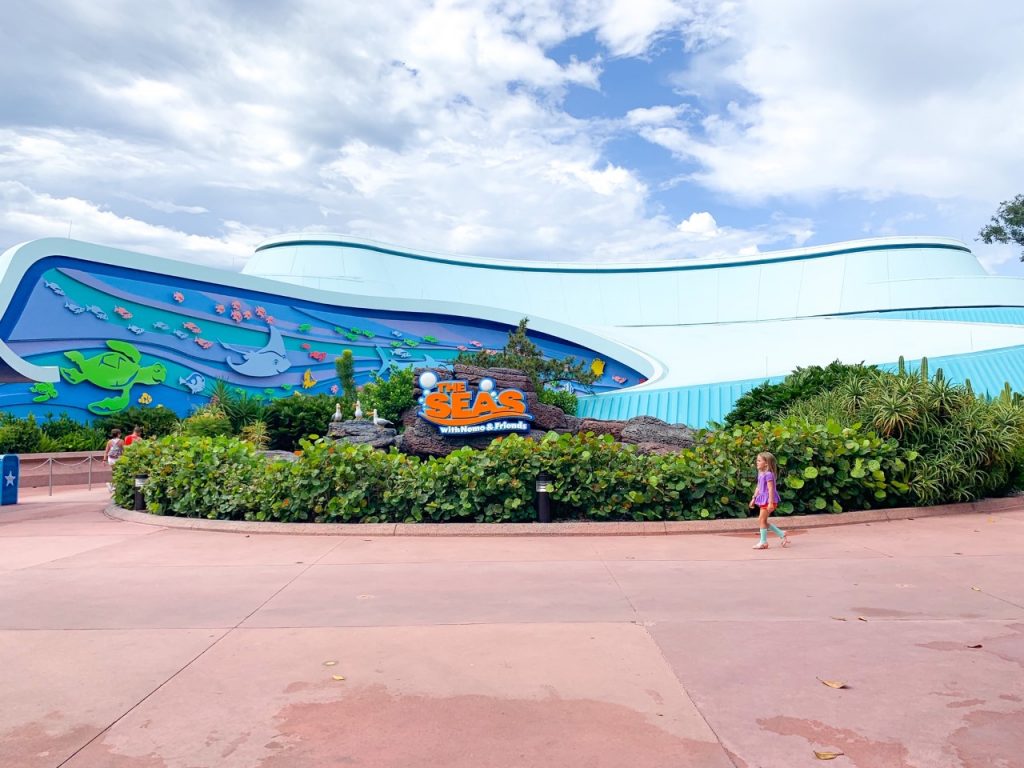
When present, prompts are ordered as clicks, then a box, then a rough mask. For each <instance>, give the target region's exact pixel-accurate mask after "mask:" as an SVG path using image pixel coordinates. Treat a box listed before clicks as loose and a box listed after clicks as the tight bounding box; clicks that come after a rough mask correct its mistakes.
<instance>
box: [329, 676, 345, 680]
mask: <svg viewBox="0 0 1024 768" xmlns="http://www.w3.org/2000/svg"><path fill="white" fill-rule="evenodd" d="M331 677H333V678H334V679H335V680H344V679H345V676H344V675H331Z"/></svg>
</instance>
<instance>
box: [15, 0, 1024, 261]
mask: <svg viewBox="0 0 1024 768" xmlns="http://www.w3.org/2000/svg"><path fill="white" fill-rule="evenodd" d="M29 5H31V4H29ZM42 5H44V6H45V9H40V8H35V9H29V10H21V9H19V11H17V12H12V14H11V16H12V19H13V23H12V24H6V23H5V25H4V29H2V30H0V43H2V44H3V45H4V48H5V51H6V58H5V67H4V69H3V70H2V71H0V90H2V91H3V92H4V93H5V110H4V112H3V113H2V117H0V120H2V122H0V178H7V179H16V180H17V183H18V186H16V187H9V186H6V187H4V190H5V191H4V195H3V198H2V199H0V205H2V206H3V208H2V209H0V247H2V241H3V240H12V239H15V238H16V239H21V238H31V237H40V236H45V235H50V234H63V233H66V225H63V224H62V223H61V222H62V221H63V222H66V219H67V218H71V216H69V214H74V218H75V220H76V223H75V225H74V233H75V234H76V236H80V237H84V238H86V239H90V240H95V241H97V242H102V243H110V244H114V245H120V246H122V247H138V248H139V249H141V250H146V251H148V252H154V253H160V254H162V255H168V256H178V255H182V256H184V257H186V258H196V259H209V260H211V261H215V262H216V263H221V264H223V263H228V262H229V261H234V262H235V263H238V262H239V261H240V260H241V259H243V258H244V257H245V256H246V255H248V253H249V251H250V249H251V245H252V243H253V242H255V241H256V240H258V239H259V238H260V236H261V235H262V234H264V233H265V234H268V235H269V234H274V233H276V232H282V231H288V232H294V231H303V230H308V229H309V228H311V227H317V228H319V229H320V230H328V231H336V232H348V233H352V234H356V235H362V236H366V237H371V238H375V239H379V240H384V241H388V242H393V243H397V244H401V245H407V246H410V247H414V248H422V249H432V250H442V251H444V250H452V251H456V252H464V253H473V254H480V255H491V256H503V257H530V258H558V259H587V258H622V259H632V260H646V259H652V258H668V257H680V256H730V255H735V254H737V253H750V252H756V251H757V250H759V249H767V248H773V247H790V246H793V245H802V244H804V243H806V242H808V241H809V240H810V239H811V238H812V237H813V236H814V234H815V231H816V230H820V227H819V226H817V225H816V224H814V223H812V222H810V221H809V220H808V218H807V215H806V214H805V213H802V214H801V215H798V216H797V215H786V214H785V213H782V214H780V215H779V216H778V217H772V216H771V214H770V213H766V212H759V213H755V214H754V215H751V216H750V217H748V218H749V219H750V220H753V221H756V222H759V223H755V224H750V225H749V228H747V229H743V228H741V227H740V226H738V225H736V224H735V221H736V219H729V218H727V214H726V213H725V210H726V209H725V207H724V205H720V206H719V207H716V205H719V204H721V203H723V201H724V202H727V203H728V204H729V205H730V208H731V209H732V210H733V211H735V210H736V207H737V206H736V202H737V201H740V202H741V203H742V202H744V201H755V202H761V201H765V200H769V199H770V200H772V201H773V206H772V207H773V208H777V207H778V206H776V205H775V202H776V201H778V200H779V199H781V198H780V196H781V197H795V198H799V199H800V200H802V201H812V202H813V201H816V200H821V199H825V198H830V197H835V196H837V195H848V196H850V197H854V198H858V199H867V200H873V201H877V200H881V199H886V198H889V197H892V196H898V195H917V196H919V197H926V198H945V199H948V200H950V201H954V202H956V203H959V202H961V201H962V200H963V199H965V198H971V199H972V200H975V201H978V200H983V199H984V200H987V202H986V203H985V204H984V206H982V207H984V208H994V202H995V201H997V200H999V199H1006V198H1007V197H1010V196H1012V195H1013V194H1015V193H1016V192H1017V191H1019V190H1017V189H1015V185H1017V184H1018V183H1019V179H1020V178H1024V165H1022V164H1024V160H1022V159H1021V158H1022V157H1024V156H1022V155H1021V154H1020V153H1019V151H1018V147H1019V146H1020V145H1021V139H1022V138H1024V134H1022V131H1024V128H1022V126H1021V123H1020V121H1019V119H1018V117H1017V115H1016V114H1015V112H1014V110H1015V106H1016V104H1017V103H1020V102H1021V101H1022V99H1021V97H1022V96H1024V85H1022V83H1024V76H1022V74H1021V73H1022V71H1024V70H1022V67H1024V64H1022V63H1021V61H1020V60H1019V57H1007V56H1006V55H1005V53H1004V52H1005V51H1007V50H1015V47H1014V46H1016V41H1017V40H1018V39H1019V37H1020V33H1021V32H1022V31H1024V30H1021V25H1020V18H1019V16H1020V14H1019V13H1018V14H1017V15H1016V16H1015V17H1014V16H1011V15H1010V14H1005V13H1004V14H1002V16H1000V15H999V14H996V16H998V19H997V21H998V23H993V21H992V20H990V19H988V18H986V14H968V13H967V12H965V11H962V10H961V9H960V6H958V5H956V4H953V3H952V2H951V0H943V2H942V3H940V4H939V5H938V6H937V7H932V6H925V5H924V4H918V5H913V6H905V5H903V6H899V7H897V6H896V5H892V4H885V3H881V2H880V0H873V2H867V3H853V2H852V0H837V2H835V3H825V4H821V7H818V6H814V5H812V6H807V5H806V4H799V3H796V2H795V0H764V1H763V2H758V3H743V2H712V1H711V0H700V1H698V2H687V3H683V2H672V1H670V0H581V1H580V2H577V3H572V4H564V3H556V2H554V0H510V2H507V3H496V2H493V0H478V1H471V0H439V1H438V2H435V3H430V4H427V3H423V2H419V1H418V0H391V1H390V2H387V3H376V4H362V5H359V4H344V3H342V4H338V3H334V2H330V0H297V1H296V2H295V3H291V4H285V5H281V4H271V3H251V4H250V3H247V4H242V3H239V2H237V0H225V2H224V3H222V4H218V5H216V6H206V7H204V8H198V7H194V8H190V9H189V12H188V14H187V15H186V14H183V13H182V12H181V10H180V8H178V7H177V6H174V5H166V6H165V5H162V4H155V5H154V6H152V8H149V9H147V17H146V19H145V21H144V22H143V21H141V20H140V19H139V18H137V14H135V13H134V12H133V11H132V10H131V6H130V5H129V4H127V3H115V2H110V3H106V4H104V3H101V4H99V6H102V7H99V6H97V4H95V3H92V4H87V3H84V2H73V1H72V0H66V2H64V3H60V2H59V1H58V0H53V2H51V3H48V4H42ZM897 5H898V4H897ZM1007 7H1010V6H1007ZM26 8H28V6H26ZM211 9H213V10H211ZM240 9H244V13H241V12H240ZM1003 16H1006V17H1007V18H1003ZM58 19H70V20H71V21H72V22H73V23H70V24H64V25H62V24H58V23H56V21H57V20H58ZM880 30H885V34H880ZM44 33H45V34H44ZM577 37H583V38H584V39H586V40H591V39H596V40H598V41H599V43H600V44H601V45H602V46H603V47H599V48H598V49H597V50H596V52H594V53H593V55H591V54H589V53H588V54H587V56H586V57H583V58H585V60H581V59H570V60H569V61H568V62H567V63H566V61H565V57H561V63H560V62H559V61H556V60H555V57H554V55H553V54H552V53H551V51H552V49H553V48H554V47H556V46H559V45H561V44H563V43H566V42H567V41H571V40H572V39H573V38H577ZM40 39H46V40H49V41H50V42H49V43H48V44H47V45H39V44H37V43H34V42H33V41H38V40H40ZM979 41H986V42H985V44H981V43H980V42H979ZM680 48H682V50H680ZM683 53H685V54H686V55H685V56H684V55H682V54H683ZM671 56H675V57H676V59H677V61H678V67H680V68H681V70H682V71H681V72H680V73H678V75H677V77H676V78H675V80H674V81H673V82H674V83H675V85H676V86H677V88H678V90H679V91H680V92H681V94H682V95H681V96H680V101H679V103H675V104H673V103H670V102H671V99H665V98H664V93H665V91H664V89H661V90H660V91H658V93H659V95H658V97H657V101H655V102H654V103H643V102H642V101H636V100H632V101H629V103H628V106H629V107H632V108H631V109H626V108H625V107H624V108H623V109H622V111H621V112H620V113H618V114H617V115H616V116H613V118H610V119H580V118H576V117H573V116H571V115H570V114H569V113H568V112H567V111H566V108H565V104H566V102H565V100H564V97H565V96H566V93H567V90H568V89H570V88H571V87H573V86H581V87H583V88H592V89H595V90H598V91H601V89H602V88H604V87H605V84H603V83H602V79H601V78H602V71H603V68H604V67H608V66H610V65H611V64H612V63H614V62H615V60H616V59H617V58H627V57H634V58H640V59H645V60H646V62H647V63H648V64H650V63H651V62H653V61H655V60H656V59H657V60H658V61H660V62H661V63H662V65H663V63H664V61H665V60H667V59H668V58H669V57H671ZM85 62H87V63H85ZM684 67H685V69H682V68H684ZM644 85H646V84H644ZM619 87H620V88H621V87H623V86H622V85H621V84H619ZM643 90H644V89H642V88H637V91H638V92H643ZM589 95H593V94H589ZM598 95H599V96H600V97H602V98H604V97H607V96H608V95H609V94H607V93H604V92H603V91H602V92H601V93H600V94H598ZM618 95H619V96H620V97H621V93H620V94H618ZM684 96H685V98H684ZM612 101H614V99H609V103H610V102H612ZM618 103H625V102H618ZM622 133H632V134H639V135H641V136H643V137H645V138H646V139H648V140H649V141H651V142H654V143H656V144H659V145H661V146H664V147H666V148H668V149H669V150H670V152H672V153H674V154H675V155H676V158H677V160H676V161H675V167H668V168H667V169H666V170H667V172H666V173H665V174H664V175H663V176H662V177H661V178H660V179H659V178H657V176H656V174H653V173H649V172H648V173H642V172H641V171H640V170H637V169H636V168H634V167H632V166H631V165H630V163H629V162H627V161H625V160H623V159H621V157H619V156H618V155H616V156H615V158H616V159H615V160H614V161H613V160H610V159H609V158H610V153H609V151H608V144H609V142H610V139H611V138H613V137H617V136H621V134H622ZM666 165H667V163H666ZM659 170H661V169H659ZM665 177H675V178H674V179H673V181H672V182H668V183H666V182H665V181H664V178H665ZM10 183H12V182H8V184H10ZM708 190H710V194H709V193H708ZM993 190H997V191H996V192H994V193H993ZM676 192H680V194H679V195H678V199H679V200H683V201H684V202H678V203H676V204H677V205H680V206H686V207H684V208H682V209H681V210H680V209H676V210H671V209H670V205H669V204H668V203H666V200H667V199H668V198H669V197H670V195H669V193H673V194H674V193H676ZM990 195H991V198H989V196H990ZM954 208H955V209H957V210H965V209H966V208H967V206H963V205H955V206H954ZM767 210H769V211H770V210H771V208H768V209H767ZM971 210H972V211H973V212H975V213H977V212H978V206H977V204H975V207H974V208H971ZM982 214H984V212H981V214H978V215H979V216H980V218H979V219H978V221H979V222H983V221H984V220H985V219H986V218H987V214H984V215H982ZM900 215H901V212H900V211H893V212H889V213H887V214H885V215H879V216H878V217H877V219H876V221H877V222H882V223H881V224H874V225H873V226H876V227H878V228H880V229H885V228H887V227H889V228H893V229H898V228H899V226H900V224H901V223H902V224H903V225H905V226H910V225H913V224H915V222H914V221H913V220H911V219H906V218H904V219H900V218H899V217H900ZM953 215H962V214H951V216H953ZM716 217H717V219H718V220H716ZM862 218H863V217H862V216H858V218H857V219H856V221H857V222H858V223H857V225H856V226H858V227H859V226H860V221H861V220H862ZM765 219H767V220H765ZM887 219H888V220H890V221H891V223H890V224H886V223H885V221H886V220H887ZM935 220H936V219H935V218H934V217H933V218H932V219H931V221H935ZM951 220H952V219H951ZM927 221H929V220H924V221H923V222H922V226H923V225H924V224H925V223H927ZM720 222H721V223H720ZM951 226H952V225H951ZM960 229H964V230H965V231H963V232H961V231H959V229H957V230H955V231H953V232H945V231H939V232H937V234H953V235H954V236H966V237H967V238H968V239H969V238H970V237H972V236H973V234H972V230H971V229H970V227H966V226H960ZM844 234H845V233H844ZM850 234H852V232H851V233H850ZM132 244H135V245H134V246H133V245H132ZM989 258H990V260H995V259H997V258H998V257H989ZM1003 263H1004V264H1006V263H1009V260H1004V261H1003Z"/></svg>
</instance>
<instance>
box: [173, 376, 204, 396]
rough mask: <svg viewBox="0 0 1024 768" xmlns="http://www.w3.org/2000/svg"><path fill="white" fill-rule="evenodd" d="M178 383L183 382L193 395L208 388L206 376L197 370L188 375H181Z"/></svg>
mask: <svg viewBox="0 0 1024 768" xmlns="http://www.w3.org/2000/svg"><path fill="white" fill-rule="evenodd" d="M178 383H179V384H182V385H183V386H184V387H185V388H186V389H187V390H188V391H189V392H190V393H192V394H193V395H198V394H200V393H202V392H203V390H205V389H206V377H205V376H203V374H201V373H196V372H195V371H193V372H192V373H190V374H189V375H188V376H181V377H179V378H178Z"/></svg>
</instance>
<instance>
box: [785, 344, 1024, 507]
mask: <svg viewBox="0 0 1024 768" xmlns="http://www.w3.org/2000/svg"><path fill="white" fill-rule="evenodd" d="M791 413H793V414H794V415H798V416H800V417H803V418H807V419H812V420H820V419H823V418H826V417H829V418H834V419H836V420H838V421H840V422H841V423H843V424H848V425H853V424H860V423H863V424H865V425H866V426H867V427H868V428H870V429H874V430H876V431H877V432H878V433H879V434H881V435H882V436H884V437H892V438H896V439H898V440H899V443H900V446H901V447H902V449H903V450H904V451H907V452H913V453H915V454H919V455H920V456H921V460H920V461H916V462H914V466H913V471H912V472H911V475H910V478H909V484H910V501H911V502H912V503H915V504H941V503H950V502H957V501H970V500H971V499H976V498H979V497H981V496H984V495H987V494H992V493H1002V492H1004V491H1006V490H1007V489H1008V488H1010V487H1011V486H1012V485H1013V483H1014V476H1015V474H1016V472H1017V469H1016V468H1017V467H1018V466H1019V465H1018V459H1017V456H1018V453H1019V452H1020V451H1021V450H1022V445H1024V406H1022V404H1021V402H1020V400H1019V398H1017V397H1015V396H1014V395H1013V393H1012V392H1010V391H1008V390H1007V391H1004V393H1003V395H1001V396H1000V397H998V398H995V399H992V400H989V399H986V398H980V397H976V396H975V395H974V394H973V392H971V390H970V389H969V388H968V387H966V386H960V385H957V384H952V383H950V382H948V381H946V379H945V377H944V376H943V374H942V370H941V369H939V370H937V371H936V372H935V375H934V377H929V374H928V367H927V361H922V366H921V368H920V369H919V371H918V372H906V371H905V370H904V371H903V372H897V373H889V372H883V371H875V372H873V373H872V374H871V375H870V376H867V377H864V378H862V379H860V380H858V381H853V380H847V381H845V382H843V383H842V384H840V385H839V386H838V387H837V388H835V389H833V390H828V391H825V392H822V393H820V394H818V395H816V396H815V397H812V398H809V399H807V400H805V401H803V402H802V403H798V404H797V405H795V406H794V407H793V408H792V409H791Z"/></svg>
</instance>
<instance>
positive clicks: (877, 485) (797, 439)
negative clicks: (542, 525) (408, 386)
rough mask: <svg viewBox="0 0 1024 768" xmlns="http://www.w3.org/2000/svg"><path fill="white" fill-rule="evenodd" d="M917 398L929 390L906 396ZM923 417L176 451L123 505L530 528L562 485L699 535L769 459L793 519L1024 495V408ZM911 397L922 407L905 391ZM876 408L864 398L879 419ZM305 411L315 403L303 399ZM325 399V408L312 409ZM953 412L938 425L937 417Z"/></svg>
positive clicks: (121, 469)
mask: <svg viewBox="0 0 1024 768" xmlns="http://www.w3.org/2000/svg"><path fill="white" fill-rule="evenodd" d="M901 386H904V387H906V388H907V392H912V391H913V388H912V387H910V385H909V384H907V383H906V382H904V384H903V385H901ZM922 392H924V394H923V395H922V397H925V396H927V397H930V398H931V400H930V401H928V404H927V405H926V406H920V405H919V408H921V409H923V410H919V413H925V414H931V416H929V418H930V419H932V420H931V421H929V422H928V424H927V425H926V426H925V425H922V424H920V423H918V422H916V421H907V422H901V421H900V420H893V419H888V418H886V419H882V421H881V422H880V423H883V424H888V425H892V424H896V423H897V422H899V423H902V424H903V426H902V427H901V429H902V434H903V438H904V440H905V441H912V440H918V441H920V440H921V439H922V438H921V435H922V434H925V432H926V431H928V434H931V432H930V431H934V434H935V437H931V438H929V441H930V442H924V443H920V442H919V443H914V444H921V445H924V446H925V447H926V448H928V450H929V451H930V453H929V454H928V455H927V456H925V455H923V454H922V452H921V451H919V450H918V449H917V448H915V447H912V445H913V444H907V443H905V444H904V445H901V444H899V443H898V442H897V441H896V440H895V439H894V438H892V437H887V436H885V435H878V434H876V433H875V432H870V431H867V430H866V429H864V428H862V427H861V426H860V425H857V424H854V425H847V426H844V425H842V424H840V423H838V422H835V421H831V422H829V423H828V424H825V425H817V424H811V423H808V422H806V421H803V420H800V419H797V418H793V417H790V418H787V419H785V420H783V421H780V422H775V423H770V422H766V423H763V424H757V425H742V426H738V427H735V428H733V429H729V430H722V431H719V432H715V433H708V434H705V435H703V436H702V441H701V442H700V443H698V444H697V445H696V446H695V447H694V448H692V449H688V450H683V451H679V452H676V453H672V454H667V455H653V456H648V455H642V454H639V453H637V451H636V450H635V448H634V447H633V446H629V445H623V444H620V443H616V442H614V441H613V440H612V438H611V437H610V436H607V435H605V436H600V437H596V436H594V435H592V434H586V435H555V434H549V435H546V436H545V437H544V438H543V439H541V440H539V441H535V440H530V439H524V438H522V437H520V436H518V435H510V436H508V437H504V438H499V439H497V440H494V441H492V442H491V444H490V445H489V446H488V447H487V448H486V449H485V450H482V451H474V450H472V449H471V448H468V447H466V448H462V449H460V450H457V451H455V452H453V453H452V454H450V455H448V456H446V457H443V458H431V459H428V460H425V461H420V460H418V459H416V458H410V457H407V456H404V455H402V454H399V453H397V452H394V451H393V452H391V453H383V452H380V451H375V450H373V449H371V448H369V447H367V446H356V445H351V444H348V443H343V442H339V443H333V442H331V441H328V440H317V441H309V440H304V441H303V442H302V450H301V455H300V456H299V458H298V460H297V461H295V462H294V463H289V462H270V463H268V462H266V461H264V460H263V459H262V457H260V456H258V454H256V453H255V450H254V448H253V447H252V446H251V445H250V444H248V443H244V442H242V441H239V440H235V439H232V438H226V437H216V438H209V437H202V438H196V437H187V436H180V437H172V438H164V439H163V440H160V441H144V442H141V443H137V444H134V445H132V446H130V447H129V448H128V449H127V450H126V451H125V455H124V457H123V458H122V459H121V461H119V462H118V463H117V465H116V467H115V470H114V472H115V482H116V484H117V492H116V498H117V501H118V503H120V504H125V505H127V504H130V503H131V480H132V479H133V478H134V475H135V474H140V473H141V474H148V475H150V477H151V481H150V485H147V490H146V498H147V501H148V502H149V503H150V506H151V508H152V509H153V510H154V511H159V512H161V513H163V514H178V515H189V514H191V515H202V516H207V517H220V518H230V519H241V518H249V519H257V520H285V521H296V520H311V521H361V522H384V521H397V522H419V521H431V522H455V521H469V522H522V521H529V520H533V519H534V518H535V512H534V498H535V492H534V486H535V482H536V479H537V476H538V475H539V474H540V473H541V472H545V473H547V474H548V475H550V476H551V478H552V480H553V486H554V487H553V490H552V503H553V509H552V512H553V517H555V518H556V519H593V520H679V519H683V520H687V519H714V518H723V517H740V518H742V517H746V516H748V515H750V514H751V512H750V511H749V509H748V507H747V502H748V501H749V499H750V496H751V493H752V491H753V489H754V486H755V483H756V480H757V475H756V469H755V466H754V459H755V457H756V455H757V454H758V453H759V452H761V451H765V450H768V451H771V452H772V453H774V454H775V455H776V457H777V459H778V461H779V468H780V472H779V478H778V487H779V493H780V496H781V504H780V505H779V509H778V514H779V515H792V514H813V513H822V512H825V513H828V512H841V511H846V510H857V509H869V508H877V507H892V506H900V505H905V504H924V503H933V502H934V501H955V500H961V499H964V498H974V497H977V496H980V495H984V494H986V493H997V492H1001V491H1005V490H1006V489H1008V488H1010V487H1013V486H1014V485H1015V484H1018V483H1020V482H1021V477H1022V476H1024V472H1022V462H1024V444H1022V439H1021V435H1022V433H1024V415H1022V414H1024V408H1022V407H1021V405H1020V404H1019V403H1017V402H1015V401H1014V400H1013V399H1012V398H1010V399H1006V398H999V399H997V400H994V401H991V402H989V401H985V400H978V399H975V398H973V397H970V398H968V399H965V400H964V401H963V402H962V403H960V404H959V405H957V404H956V403H957V400H956V397H954V396H953V394H952V393H949V392H944V391H941V389H940V388H935V387H931V388H930V389H929V388H928V387H927V386H926V387H925V389H924V390H922ZM904 395H905V396H906V397H911V395H910V394H907V393H906V392H904ZM876 397H877V396H876V394H874V393H873V392H868V393H867V394H866V395H864V396H863V397H861V398H860V402H861V403H862V407H863V408H865V409H866V408H868V407H870V404H871V403H872V402H873V398H876ZM295 399H296V400H298V399H299V398H295ZM309 399H311V398H309ZM943 409H946V410H945V411H944V412H946V417H945V418H944V420H937V417H936V416H935V414H936V413H937V412H940V411H943Z"/></svg>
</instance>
